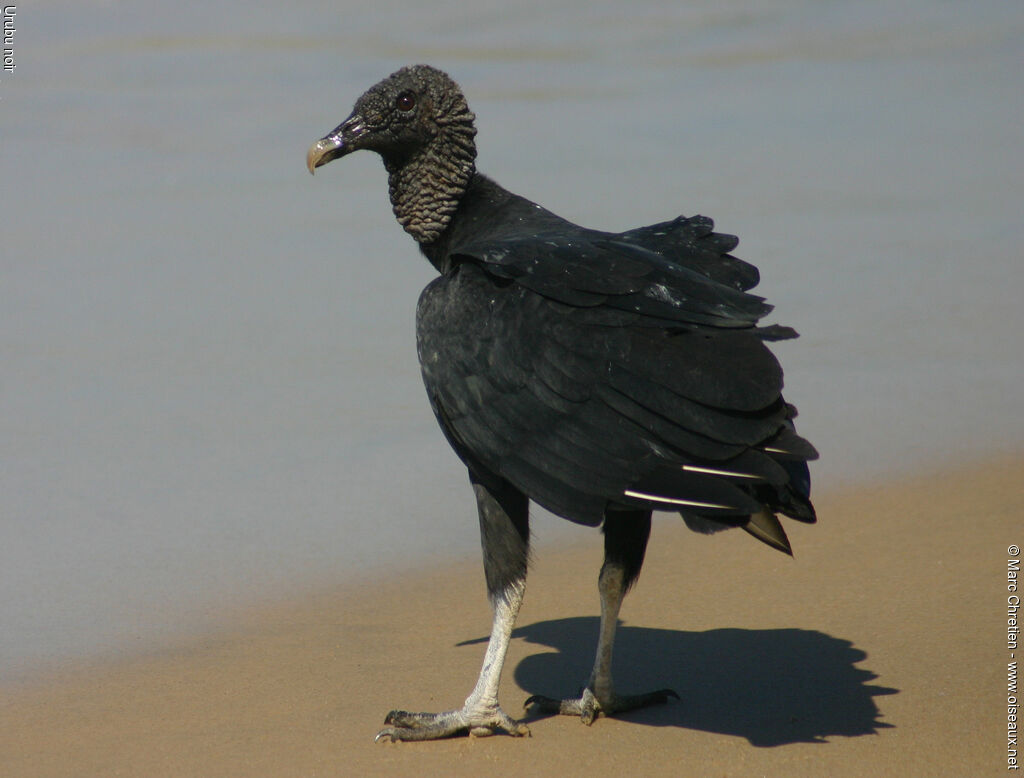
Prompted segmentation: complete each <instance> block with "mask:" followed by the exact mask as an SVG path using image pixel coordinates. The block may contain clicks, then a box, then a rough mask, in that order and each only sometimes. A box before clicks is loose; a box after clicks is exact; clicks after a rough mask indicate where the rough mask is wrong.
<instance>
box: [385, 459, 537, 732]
mask: <svg viewBox="0 0 1024 778" xmlns="http://www.w3.org/2000/svg"><path fill="white" fill-rule="evenodd" d="M470 480H471V481H472V482H473V490H474V491H475V492H476V501H477V508H478V512H479V514H480V542H481V545H482V546H483V552H484V574H485V575H486V577H487V592H488V595H489V596H490V600H491V608H492V609H493V611H494V622H493V625H492V627H491V639H490V641H489V642H488V643H487V652H486V654H485V655H484V664H483V667H482V668H481V670H480V677H479V679H477V682H476V687H474V689H473V692H472V693H471V694H470V695H469V697H468V698H467V699H466V703H465V704H464V705H463V706H462V708H461V709H459V710H450V711H444V712H442V713H409V712H408V711H403V710H393V711H391V712H390V713H389V714H388V715H387V718H385V720H384V723H385V724H387V725H388V726H386V727H385V728H384V729H382V730H381V731H380V732H379V733H378V734H377V738H376V739H377V740H387V739H390V740H392V741H395V740H436V739H437V738H443V737H450V736H452V735H458V734H464V733H466V732H469V733H470V734H473V735H477V736H483V735H492V734H494V732H495V731H497V730H499V729H502V730H505V731H506V732H508V733H509V734H510V735H516V736H520V735H527V734H529V732H530V730H529V729H528V728H527V726H526V725H525V724H523V723H522V722H520V721H516V720H515V719H513V718H511V717H510V716H508V715H507V714H506V713H505V711H503V710H502V709H501V707H500V706H499V705H498V682H499V681H500V680H501V669H502V666H503V665H504V663H505V652H506V651H507V650H508V643H509V639H510V638H511V635H512V627H513V626H514V625H515V621H516V616H517V615H518V614H519V606H520V605H521V604H522V602H523V590H524V589H525V586H526V563H527V556H528V554H529V542H530V525H529V510H528V508H529V500H528V499H527V497H526V495H524V494H523V493H522V492H520V491H519V490H518V489H516V488H515V487H513V486H512V485H511V484H510V483H508V482H507V481H504V480H501V479H500V478H497V477H496V476H492V475H490V474H482V475H480V476H478V475H476V474H474V473H473V472H472V471H470Z"/></svg>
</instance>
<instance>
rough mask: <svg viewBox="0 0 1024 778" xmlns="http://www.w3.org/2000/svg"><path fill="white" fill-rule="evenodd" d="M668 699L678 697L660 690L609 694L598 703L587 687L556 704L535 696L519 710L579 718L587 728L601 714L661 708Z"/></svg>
mask: <svg viewBox="0 0 1024 778" xmlns="http://www.w3.org/2000/svg"><path fill="white" fill-rule="evenodd" d="M669 697H675V698H676V699H677V700H678V699H679V695H678V694H676V693H675V692H674V691H672V690H671V689H660V690H658V691H656V692H647V693H646V694H625V695H619V694H615V693H612V694H609V695H607V696H606V697H605V699H603V700H599V699H598V698H597V695H595V694H594V690H593V689H592V688H591V687H590V686H587V687H586V688H585V689H584V690H583V693H582V694H581V695H580V696H579V697H576V698H573V699H565V700H556V699H552V698H551V697H544V696H542V695H540V694H535V695H533V696H532V697H530V698H529V699H528V700H527V701H526V702H525V703H523V706H524V707H529V706H530V705H536V706H537V708H538V709H539V710H540V711H541V712H543V713H559V714H561V715H563V716H579V717H580V720H581V721H582V722H583V723H584V724H586V725H588V726H589V725H590V724H593V723H594V719H596V718H597V717H598V716H600V715H601V714H604V715H605V716H612V715H614V714H616V713H625V712H626V711H630V710H636V709H637V708H646V707H647V706H649V705H664V704H665V703H666V702H668V698H669Z"/></svg>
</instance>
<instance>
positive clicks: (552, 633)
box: [467, 617, 899, 746]
mask: <svg viewBox="0 0 1024 778" xmlns="http://www.w3.org/2000/svg"><path fill="white" fill-rule="evenodd" d="M597 630H598V620H597V618H595V617H577V618H569V619H557V620H552V621H541V622H538V623H536V624H531V625H529V626H525V627H520V628H518V629H516V630H515V632H513V637H514V638H521V639H523V640H526V641H527V642H529V643H536V644H538V645H544V646H550V647H551V648H554V649H556V651H555V652H553V653H552V652H541V653H536V654H533V655H531V656H528V657H526V658H525V659H523V660H522V661H521V662H519V664H518V665H517V666H516V668H515V679H516V682H517V683H518V684H519V686H520V687H522V688H523V689H524V690H525V691H526V692H527V693H528V694H542V695H546V696H549V697H569V696H576V695H577V694H578V693H579V688H580V686H581V684H582V682H583V681H584V680H585V679H586V678H587V676H588V675H589V674H590V665H591V662H592V660H593V648H594V646H595V643H596V639H597ZM485 640H486V639H483V640H482V641H479V642H483V641H485ZM467 642H472V643H475V642H478V641H476V640H474V641H467ZM866 658H867V654H866V653H865V652H863V651H861V650H859V649H857V648H854V646H853V644H852V643H851V642H850V641H847V640H841V639H839V638H834V637H831V636H829V635H826V634H824V633H822V632H815V631H812V630H803V629H766V630H751V629H715V630H709V631H707V632H682V631H678V630H666V629H648V628H644V627H628V626H620V628H619V630H618V633H617V637H616V641H615V664H614V673H615V686H616V689H617V690H618V691H620V692H621V693H623V694H629V693H632V692H643V691H653V690H655V689H661V688H665V687H669V688H672V689H673V690H675V691H676V692H677V693H678V694H679V696H680V698H681V699H680V700H669V702H668V704H667V705H664V706H657V707H653V708H647V709H644V710H639V711H634V712H631V713H627V714H624V715H623V716H622V718H624V719H628V720H630V721H633V722H635V723H637V724H645V725H648V726H654V727H686V728H688V729H697V730H703V731H705V732H718V733H722V734H728V735H739V736H741V737H744V738H746V739H747V740H748V741H749V742H750V743H751V744H752V745H755V746H779V745H785V744H787V743H823V742H825V739H826V738H828V737H830V736H835V735H842V736H845V737H852V736H855V735H870V734H875V733H877V732H878V730H880V729H884V728H888V727H891V726H892V725H891V724H886V723H883V722H881V721H879V718H880V716H881V713H880V712H879V710H878V707H877V706H876V705H875V700H874V698H875V697H878V696H882V695H888V694H896V693H898V691H899V690H898V689H891V688H887V687H883V686H872V685H870V683H869V682H870V681H873V680H874V679H875V678H876V677H877V676H876V675H875V674H874V673H872V672H870V671H868V670H864V669H860V668H858V667H856V665H857V664H858V663H859V662H862V661H863V660H864V659H866ZM511 703H512V701H511V700H509V703H508V704H509V708H508V709H509V710H510V711H511V710H512V708H513V707H514V705H512V704H511ZM544 717H545V715H544V714H541V715H536V716H532V717H530V718H532V719H537V718H544Z"/></svg>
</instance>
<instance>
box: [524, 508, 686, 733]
mask: <svg viewBox="0 0 1024 778" xmlns="http://www.w3.org/2000/svg"><path fill="white" fill-rule="evenodd" d="M650 530H651V514H650V513H649V512H648V513H645V512H630V513H625V512H623V513H609V514H608V516H607V517H606V519H605V525H604V533H605V561H604V564H603V565H602V566H601V574H600V576H599V577H598V583H597V586H598V591H599V593H600V595H601V632H600V634H599V635H598V638H597V654H596V656H595V657H594V669H593V671H592V672H591V674H590V678H589V679H588V680H587V683H586V686H585V687H584V688H583V691H582V693H581V694H580V696H579V697H575V698H570V699H564V700H557V699H553V698H551V697H544V696H542V695H539V694H535V695H534V696H532V697H530V698H529V699H528V700H527V701H526V703H525V704H526V705H527V706H529V705H536V706H537V707H538V708H539V709H540V710H541V711H543V712H545V713H561V714H564V715H571V716H579V717H580V719H581V720H582V721H583V723H584V724H588V725H589V724H592V723H593V721H594V719H595V718H597V717H598V716H599V715H600V714H602V713H603V714H604V715H606V716H610V715H612V714H614V713H624V712H625V711H629V710H635V709H636V708H643V707H646V706H648V705H662V704H664V703H666V702H667V701H668V698H669V697H675V698H676V699H678V698H679V695H678V694H676V693H675V692H674V691H672V690H671V689H661V690H659V691H656V692H647V693H644V694H629V695H620V694H616V693H615V688H614V685H613V684H612V651H613V649H614V647H615V630H616V628H617V627H618V622H619V609H620V608H621V607H622V600H623V598H624V597H625V596H626V592H627V591H628V590H629V587H630V586H631V585H632V583H633V582H634V581H635V580H636V577H637V576H638V575H639V574H640V567H641V565H642V564H643V558H644V552H645V551H646V549H647V539H648V537H649V536H650Z"/></svg>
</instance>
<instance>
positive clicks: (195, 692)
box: [0, 457, 1024, 777]
mask: <svg viewBox="0 0 1024 778" xmlns="http://www.w3.org/2000/svg"><path fill="white" fill-rule="evenodd" d="M1022 502H1024V458H1021V457H1002V458H997V459H994V460H991V461H987V462H983V463H979V464H976V465H974V466H971V467H965V468H962V469H955V470H946V471H938V472H931V473H928V474H923V475H920V476H917V477H914V478H906V479H902V480H900V481H899V482H895V483H887V484H878V485H873V486H868V485H862V486H860V487H858V488H850V489H848V490H847V491H845V492H841V493H833V494H823V495H819V497H818V499H817V503H818V509H819V516H820V517H821V521H820V523H819V524H818V525H817V526H810V527H805V526H799V525H798V526H793V523H790V525H789V526H790V527H791V539H792V541H793V546H794V549H795V552H796V556H795V558H793V559H789V558H787V557H785V556H783V555H782V554H778V553H775V552H772V551H771V550H770V549H767V548H766V547H762V546H761V545H759V544H757V543H755V542H753V541H752V540H751V539H750V538H748V537H747V536H746V535H744V534H743V533H740V532H731V533H723V534H721V535H718V536H714V537H701V536H697V535H694V534H692V533H690V532H688V531H686V530H685V528H683V527H682V526H681V525H680V524H678V523H677V522H676V521H675V520H673V519H671V518H667V517H666V518H663V519H662V520H660V521H659V522H657V523H656V524H655V529H654V534H653V537H652V542H651V547H650V551H649V554H648V559H647V563H646V566H645V569H644V573H643V575H642V576H641V579H640V582H639V584H638V585H637V587H636V589H635V590H634V591H633V593H632V594H631V595H630V597H629V598H628V599H627V602H626V607H625V608H624V611H623V627H622V629H621V632H620V642H619V645H618V650H617V654H616V671H617V681H618V683H619V685H620V688H622V689H623V690H628V689H630V688H635V689H643V688H655V687H662V686H671V687H673V688H675V689H676V690H677V691H678V692H679V694H680V695H681V697H682V700H681V701H679V702H673V703H672V704H669V705H667V706H664V707H660V708H655V709H649V710H646V711H642V712H638V713H635V714H631V715H628V716H626V717H624V718H623V719H617V720H609V719H600V720H598V721H597V722H596V723H595V724H594V726H593V727H591V728H587V727H585V726H583V725H581V724H580V723H579V721H577V720H574V719H571V718H536V719H533V720H531V721H530V727H531V730H532V736H531V737H529V738H524V739H515V738H511V737H506V736H496V737H491V738H485V739H473V738H459V739H453V740H448V741H442V742H434V743H425V744H415V743H413V744H390V743H387V744H375V743H374V742H373V735H374V734H375V732H376V731H377V729H378V728H379V726H380V724H381V721H382V719H383V716H384V714H385V713H386V712H387V711H388V710H389V709H391V708H393V707H403V708H407V709H413V710H416V709H422V710H435V709H442V708H450V707H455V706H457V705H460V704H461V702H462V699H463V698H464V696H465V695H466V693H468V691H469V689H470V687H471V685H472V682H473V680H474V678H475V676H476V673H477V671H478V665H479V661H480V658H481V656H482V653H483V640H484V639H485V637H486V634H487V630H488V626H489V613H488V607H487V603H486V600H485V597H484V591H483V583H482V580H481V579H482V574H481V571H480V566H479V563H477V562H476V561H475V560H474V561H472V562H470V561H466V562H462V563H458V564H455V565H445V566H440V567H436V568H433V569H431V568H424V569H418V570H410V571H406V572H403V573H401V574H399V575H397V576H395V575H392V576H389V577H388V579H387V580H382V579H381V580H374V581H368V582H363V583H361V584H349V585H344V586H341V587H338V588H336V589H334V590H331V591H323V592H320V593H315V594H310V595H309V596H308V597H305V598H302V599H300V600H298V601H294V602H288V603H280V604H277V605H274V606H272V607H271V606H268V607H266V608H264V609H260V610H255V611H252V612H248V613H235V614H230V615H226V616H225V623H224V628H223V630H221V631H220V632H219V633H218V634H212V635H205V636H195V637H194V638H190V639H187V640H181V641H178V642H176V643H174V644H173V645H168V646H167V647H166V648H165V649H163V650H160V651H150V652H147V653H146V654H145V655H143V656H138V657H134V658H131V659H127V660H126V659H121V660H118V661H116V662H111V663H107V664H104V665H95V664H94V665H92V666H87V667H77V668H75V667H65V668H63V669H61V670H60V671H59V672H54V673H51V674H49V675H47V676H46V677H43V678H37V679H35V680H34V681H33V682H31V683H29V684H27V685H23V686H21V687H19V688H17V689H15V690H7V692H6V693H5V694H4V701H3V705H2V708H0V773H2V774H3V775H10V776H94V775H126V776H179V777H180V776H253V775H268V776H316V775H406V774H419V775H481V774H490V775H582V774H588V775H612V774H618V773H621V772H622V771H624V770H629V771H630V772H631V773H632V774H643V775H780V776H781V775H786V776H791V775H832V776H835V775H868V774H874V775H879V774H881V775H988V774H996V773H997V772H1000V771H1003V770H1005V769H1006V768H1005V764H1006V763H1005V759H1006V749H1005V742H1004V735H1005V715H1006V711H1005V698H1004V697H1005V695H1004V690H1005V685H1006V670H1007V660H1008V658H1009V656H1008V654H1009V652H1008V651H1007V647H1006V639H1005V634H1006V629H1005V628H1006V624H1005V609H1006V553H1007V547H1008V545H1010V544H1011V543H1017V544H1018V545H1019V543H1020V540H1021V536H1020V533H1021V526H1022V525H1021V508H1020V506H1021V504H1022ZM549 520H550V519H549ZM599 557H600V542H599V536H598V535H597V533H596V532H592V531H587V530H582V529H581V531H580V534H579V539H578V541H577V542H575V543H574V544H573V545H571V546H568V547H564V546H563V547H556V548H552V547H542V548H541V549H539V551H538V553H537V554H536V558H535V561H534V565H533V570H532V573H531V576H530V581H529V587H528V590H527V597H526V603H525V605H524V607H523V611H522V613H521V616H520V620H519V627H518V630H517V632H516V633H515V639H514V640H513V643H512V647H511V650H510V654H509V659H508V664H507V665H506V671H505V677H504V682H503V688H502V701H503V705H504V707H505V708H506V709H507V710H508V711H509V712H512V713H513V715H520V711H521V704H522V702H523V700H524V699H525V698H526V697H527V696H528V695H530V694H533V693H539V692H544V693H554V694H566V693H569V692H572V691H574V689H575V687H576V686H577V684H578V682H579V681H580V680H582V679H583V677H584V676H585V675H586V673H587V670H588V667H589V663H590V661H591V652H592V650H593V642H594V638H595V635H596V629H597V618H596V612H597V600H596V593H595V578H596V573H597V567H598V564H599Z"/></svg>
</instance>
